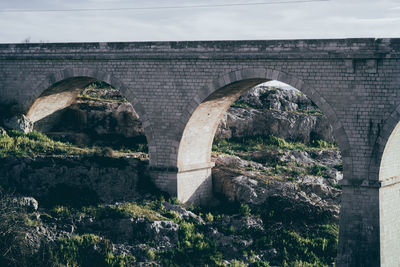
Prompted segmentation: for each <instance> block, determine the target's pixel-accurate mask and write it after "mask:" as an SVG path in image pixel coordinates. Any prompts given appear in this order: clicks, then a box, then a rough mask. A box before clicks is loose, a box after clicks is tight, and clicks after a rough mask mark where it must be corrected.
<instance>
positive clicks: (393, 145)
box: [368, 105, 400, 183]
mask: <svg viewBox="0 0 400 267" xmlns="http://www.w3.org/2000/svg"><path fill="white" fill-rule="evenodd" d="M399 130H400V105H399V106H398V107H397V108H396V109H395V110H393V111H392V113H391V114H390V115H389V117H388V118H387V119H386V120H385V121H384V122H383V123H382V124H381V126H380V127H378V135H377V138H376V140H375V143H374V144H373V150H372V154H371V161H370V164H369V172H368V174H369V177H368V180H369V182H370V183H377V182H378V181H380V180H385V178H389V177H390V176H393V175H390V174H389V173H388V170H389V168H390V167H389V166H388V165H392V167H396V166H393V163H394V161H391V162H389V161H388V160H389V159H390V157H393V156H396V154H399V155H400V153H395V152H396V150H397V151H400V143H399V141H400V136H399ZM390 155H391V156H390ZM383 165H384V166H383ZM385 166H386V170H383V169H384V168H385ZM382 171H383V172H382ZM391 172H393V169H392V171H391ZM397 173H398V174H400V165H399V169H398V170H397Z"/></svg>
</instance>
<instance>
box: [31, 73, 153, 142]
mask: <svg viewBox="0 0 400 267" xmlns="http://www.w3.org/2000/svg"><path fill="white" fill-rule="evenodd" d="M68 80H70V81H72V82H73V83H74V87H75V89H76V90H73V92H70V94H69V95H68V96H67V99H65V100H64V101H63V103H60V105H59V107H58V109H59V108H60V107H61V106H63V107H67V106H68V105H70V104H71V103H72V101H73V100H74V99H76V97H77V96H78V94H79V92H80V91H82V90H83V88H84V86H85V85H88V84H89V83H90V82H93V81H96V80H97V81H103V82H106V83H108V84H109V85H111V86H112V87H114V88H116V89H118V90H119V91H120V92H121V95H122V96H124V97H125V98H126V99H128V101H129V102H130V103H131V104H132V106H133V109H134V110H135V112H136V113H137V114H138V115H139V120H140V121H141V122H142V125H143V128H144V133H145V136H146V139H147V143H148V144H149V145H150V142H151V140H153V138H152V137H153V136H154V135H153V131H152V129H151V126H150V123H149V122H148V116H147V114H146V111H145V108H144V106H143V105H142V104H141V103H140V102H139V101H138V99H137V98H136V97H135V96H134V94H133V92H132V91H131V90H129V87H128V86H127V85H126V84H124V83H123V82H122V81H121V80H120V79H118V78H116V77H115V76H113V75H112V74H109V73H106V72H102V71H99V70H96V69H87V68H66V69H63V70H60V71H55V72H52V73H49V74H48V75H47V76H46V78H45V79H44V81H43V82H42V83H41V84H39V86H36V87H35V88H34V89H33V92H32V95H31V97H30V98H29V99H28V101H27V102H26V103H25V104H24V112H25V113H26V114H27V115H31V116H33V115H32V114H29V113H33V112H31V111H30V110H31V109H32V108H34V107H35V105H36V104H37V103H35V102H37V100H38V99H39V98H40V97H42V96H46V95H48V94H51V93H52V91H51V90H52V89H54V88H52V86H53V85H55V84H61V85H62V82H63V81H68ZM57 90H60V91H63V89H62V88H61V89H57V88H56V89H54V91H55V92H57ZM65 91H68V90H65ZM28 117H29V116H28Z"/></svg>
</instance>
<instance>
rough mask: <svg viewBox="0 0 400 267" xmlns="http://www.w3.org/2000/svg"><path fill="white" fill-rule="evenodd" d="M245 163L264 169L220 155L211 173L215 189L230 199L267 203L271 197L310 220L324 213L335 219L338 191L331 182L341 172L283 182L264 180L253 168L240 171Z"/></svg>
mask: <svg viewBox="0 0 400 267" xmlns="http://www.w3.org/2000/svg"><path fill="white" fill-rule="evenodd" d="M248 166H249V167H253V168H258V169H261V170H262V169H263V165H262V164H259V163H253V162H248V161H245V160H242V159H240V158H238V157H235V156H228V155H219V156H218V158H217V160H216V167H215V168H214V172H213V185H214V191H215V192H217V193H221V194H223V195H224V196H226V197H227V198H228V199H229V200H231V201H238V202H240V203H248V204H252V205H268V202H269V201H271V200H273V201H278V202H280V203H284V205H286V206H287V208H288V209H291V210H292V211H296V212H297V213H299V214H304V215H306V216H309V218H310V219H312V218H318V216H323V217H325V218H327V219H332V218H333V219H334V220H338V218H339V203H340V196H341V191H340V190H338V189H336V188H333V187H332V185H331V183H332V184H336V183H337V180H335V179H341V176H340V175H336V173H335V174H334V175H335V178H333V177H332V178H330V179H327V178H323V177H315V176H308V175H305V176H301V177H298V178H297V180H296V181H293V182H285V181H279V180H277V179H269V180H265V179H263V177H262V175H261V173H257V172H254V171H243V170H242V171H240V172H239V169H238V168H241V167H242V168H243V167H248ZM241 173H242V174H241ZM258 176H260V177H258ZM333 181H334V182H333Z"/></svg>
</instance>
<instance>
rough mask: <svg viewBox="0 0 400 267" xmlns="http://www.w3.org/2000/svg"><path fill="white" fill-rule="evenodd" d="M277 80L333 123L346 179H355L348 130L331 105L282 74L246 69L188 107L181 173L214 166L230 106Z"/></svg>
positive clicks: (205, 89)
mask: <svg viewBox="0 0 400 267" xmlns="http://www.w3.org/2000/svg"><path fill="white" fill-rule="evenodd" d="M271 80H277V81H280V82H284V83H286V84H289V85H291V86H293V87H294V88H296V89H298V90H300V91H301V92H303V93H304V94H305V95H307V97H309V98H310V99H311V100H312V101H313V102H314V103H315V104H316V105H317V106H318V107H319V108H320V109H321V111H322V112H323V114H324V115H325V116H326V117H327V118H328V120H329V121H330V123H331V125H332V128H333V135H334V137H335V140H336V142H337V143H338V145H339V147H340V151H341V154H342V158H343V174H344V177H352V170H353V168H352V165H353V162H352V158H351V155H350V153H351V152H350V145H349V142H348V139H347V135H346V133H345V130H344V128H343V126H342V124H341V123H340V121H339V120H338V118H337V116H336V114H335V111H334V110H333V108H332V107H331V105H330V104H329V103H328V102H327V101H326V100H325V99H324V98H323V97H322V96H321V95H320V94H319V93H318V92H317V91H316V90H315V89H313V88H312V87H311V86H308V85H307V84H305V83H304V81H302V80H301V79H299V78H297V77H295V76H293V75H290V74H287V73H285V72H282V71H278V70H273V69H264V68H246V69H240V70H236V71H232V72H229V73H227V74H225V75H222V76H220V77H218V78H216V79H214V80H213V81H212V82H211V83H209V84H208V85H206V86H204V87H203V88H201V89H200V90H199V93H198V94H197V95H196V96H195V97H194V98H193V99H192V100H191V101H190V102H189V103H188V104H187V107H186V109H185V113H184V114H183V118H182V121H185V122H186V123H185V124H184V125H182V126H183V127H181V128H182V129H181V131H182V134H181V135H180V136H181V139H180V140H178V142H179V149H178V154H177V166H178V169H179V171H184V170H186V169H193V168H205V167H207V166H212V164H211V162H210V161H211V146H212V141H213V138H214V135H215V131H216V129H217V127H218V123H219V121H220V119H221V117H222V116H223V114H224V113H225V112H226V110H227V109H228V108H229V106H230V105H231V104H232V103H233V102H234V101H235V100H236V99H237V98H238V97H239V96H240V95H241V94H243V93H244V92H245V91H247V90H248V89H249V88H251V87H253V86H255V85H258V84H261V83H264V82H267V81H271Z"/></svg>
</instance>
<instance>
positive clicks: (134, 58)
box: [0, 39, 400, 266]
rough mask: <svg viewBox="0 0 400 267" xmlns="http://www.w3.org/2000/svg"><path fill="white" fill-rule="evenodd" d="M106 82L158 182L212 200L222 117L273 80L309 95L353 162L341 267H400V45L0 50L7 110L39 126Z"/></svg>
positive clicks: (348, 167) (347, 171)
mask: <svg viewBox="0 0 400 267" xmlns="http://www.w3.org/2000/svg"><path fill="white" fill-rule="evenodd" d="M93 80H100V81H105V82H107V83H109V84H111V85H112V86H114V87H115V88H118V89H119V90H120V91H121V92H122V94H123V95H124V96H125V97H126V98H127V99H128V100H129V101H130V102H131V103H132V104H133V106H134V109H135V111H136V112H137V113H138V114H139V116H140V118H141V120H142V123H143V126H144V130H145V135H146V138H147V141H148V146H149V154H150V168H151V171H152V177H153V180H154V182H155V184H156V185H157V186H158V187H159V188H160V189H162V190H164V191H167V192H169V193H170V194H172V195H175V196H177V197H178V199H179V200H181V201H183V202H186V201H199V200H200V201H201V200H204V199H206V198H207V197H208V196H210V194H211V184H212V183H211V168H212V166H213V165H212V163H211V161H210V153H211V145H212V140H213V137H214V133H215V130H216V127H217V125H218V121H219V119H220V118H221V116H222V115H223V113H224V112H225V111H226V110H227V109H228V107H229V106H230V104H231V103H232V102H233V101H234V100H235V99H236V98H238V97H239V95H240V94H241V93H243V92H244V91H245V90H247V89H248V88H250V87H252V86H255V85H257V84H260V83H263V82H265V81H269V80H278V81H281V82H284V83H287V84H289V85H291V86H293V87H295V88H297V89H299V90H301V91H302V92H303V93H305V94H306V95H307V96H308V97H309V98H311V100H312V101H313V102H314V103H315V104H316V105H318V106H319V108H320V109H321V110H322V111H323V113H324V114H325V115H326V116H327V117H328V119H329V120H330V122H331V124H332V126H333V129H334V136H335V139H336V141H337V143H338V144H339V146H340V150H341V153H342V156H343V171H344V179H343V182H342V186H343V196H342V205H341V212H340V237H339V249H338V258H337V266H399V265H400V126H398V122H399V120H400V39H338V40H293V41H207V42H137V43H49V44H0V104H1V105H13V110H14V111H15V110H17V111H18V112H20V113H25V114H27V115H28V116H30V117H31V118H32V119H33V120H38V119H40V118H42V117H44V116H47V115H48V114H51V113H52V112H54V111H56V110H58V109H61V108H63V107H66V106H68V105H69V104H70V103H71V101H73V99H74V97H76V95H77V93H78V92H79V90H80V89H81V88H82V86H83V85H86V84H88V83H89V82H91V81H93Z"/></svg>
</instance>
